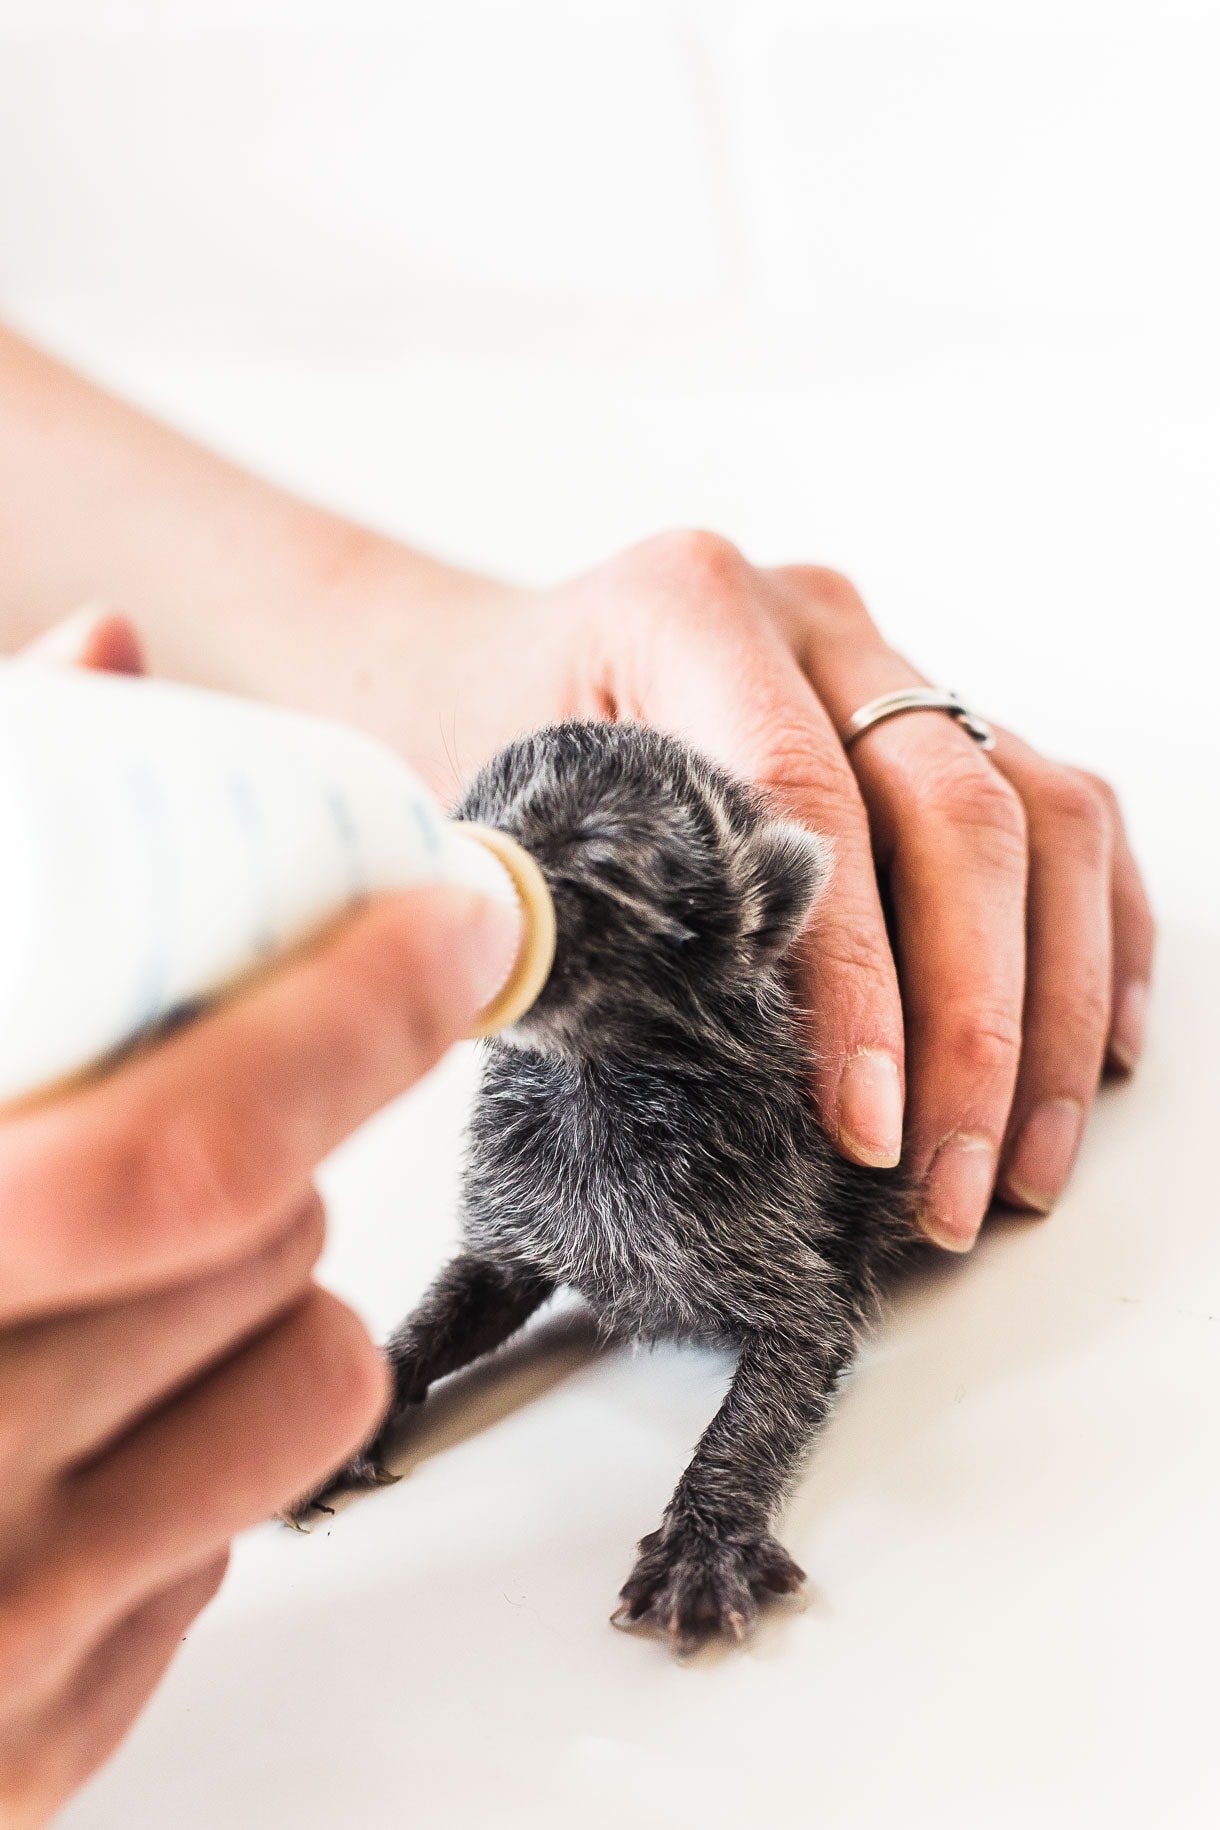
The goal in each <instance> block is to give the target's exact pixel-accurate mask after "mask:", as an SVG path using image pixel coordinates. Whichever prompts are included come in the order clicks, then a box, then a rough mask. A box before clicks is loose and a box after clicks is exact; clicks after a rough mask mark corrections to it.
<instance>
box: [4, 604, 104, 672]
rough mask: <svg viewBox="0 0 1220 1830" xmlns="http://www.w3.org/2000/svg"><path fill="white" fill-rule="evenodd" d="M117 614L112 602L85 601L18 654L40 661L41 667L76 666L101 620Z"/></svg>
mask: <svg viewBox="0 0 1220 1830" xmlns="http://www.w3.org/2000/svg"><path fill="white" fill-rule="evenodd" d="M113 615H114V611H113V610H112V609H111V608H110V606H109V605H108V604H100V603H99V604H82V606H81V608H80V609H79V610H74V611H73V613H72V615H71V616H66V617H64V619H63V621H62V622H58V623H53V624H52V625H51V627H50V628H49V629H47V630H45V631H44V632H43V634H42V635H40V636H36V637H35V639H34V640H33V641H32V642H27V643H26V645H25V647H24V648H23V649H22V650H21V654H20V656H19V657H18V658H19V659H20V660H22V661H36V662H37V663H38V665H39V666H40V667H76V666H78V665H79V664H80V662H81V659H82V657H83V656H84V654H85V651H86V650H87V648H88V646H89V640H90V637H91V636H92V635H93V633H94V631H95V630H96V629H97V627H98V625H99V623H102V622H105V621H106V620H107V618H109V617H112V616H113Z"/></svg>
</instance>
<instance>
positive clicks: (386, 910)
mask: <svg viewBox="0 0 1220 1830" xmlns="http://www.w3.org/2000/svg"><path fill="white" fill-rule="evenodd" d="M377 904H378V905H380V906H376V907H374V908H370V909H369V910H368V911H367V912H366V913H365V914H364V915H362V916H358V917H356V919H355V921H354V922H353V924H352V928H351V929H350V930H349V932H350V935H351V941H352V943H354V944H355V946H357V947H358V948H360V950H361V953H362V956H363V959H364V961H365V962H366V970H370V971H382V972H385V973H386V974H387V975H395V976H396V977H398V983H397V984H396V985H395V986H394V987H393V990H392V991H391V993H390V995H391V996H393V995H395V994H396V996H397V998H398V999H399V1000H401V999H402V997H403V995H404V993H406V995H407V996H408V997H409V998H410V1000H411V1002H412V1004H413V1007H414V1017H415V1022H416V1025H417V1026H419V1027H422V1028H423V1029H424V1030H425V1031H426V1032H428V1033H429V1034H430V1035H431V1037H432V1039H433V1044H434V1048H435V1052H436V1053H439V1052H440V1050H441V1049H443V1048H444V1047H446V1046H448V1044H449V1043H451V1042H455V1041H457V1040H458V1039H459V1038H460V1037H463V1036H470V1035H474V1034H476V1033H477V1031H478V1019H479V1017H480V1015H481V1014H482V1013H483V1012H484V1011H486V1010H487V1008H488V1006H489V1005H490V1004H491V1003H492V1001H493V999H495V998H496V996H497V994H498V993H499V992H500V991H502V990H503V988H504V986H505V985H506V984H507V982H508V980H509V978H510V977H511V975H512V973H513V969H514V967H515V966H516V964H517V961H518V957H519V955H520V953H521V950H522V946H523V942H524V918H523V915H522V911H521V906H520V904H519V903H518V902H517V901H516V900H513V901H512V902H507V901H504V902H502V901H498V900H493V899H492V898H490V897H486V896H483V895H479V894H477V893H476V892H475V891H473V890H469V889H465V888H458V887H456V886H453V885H448V884H444V885H442V884H435V885H429V886H428V887H426V888H422V887H421V888H419V889H415V890H407V891H403V892H398V893H395V894H393V895H389V896H385V897H378V898H377ZM374 962H375V963H374ZM387 989H388V990H389V989H390V988H389V987H387ZM429 1052H433V1051H432V1050H429Z"/></svg>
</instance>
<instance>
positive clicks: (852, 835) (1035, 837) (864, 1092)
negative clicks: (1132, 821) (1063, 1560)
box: [495, 533, 1153, 1251]
mask: <svg viewBox="0 0 1220 1830" xmlns="http://www.w3.org/2000/svg"><path fill="white" fill-rule="evenodd" d="M515 602H516V612H515V614H514V613H513V606H512V605H509V606H507V607H506V623H507V628H508V630H509V632H510V638H511V640H512V641H513V643H514V644H515V652H516V653H517V654H518V655H526V656H528V657H529V661H530V665H531V672H530V675H529V677H528V679H527V680H525V681H524V682H523V684H522V687H521V697H522V698H523V700H524V701H525V703H526V704H527V705H528V716H529V717H532V718H535V719H537V717H538V712H539V709H540V707H539V703H538V702H539V701H540V700H541V699H542V698H543V697H545V696H547V695H549V697H550V699H551V701H552V703H551V706H550V711H549V715H550V716H552V717H554V716H558V715H571V716H592V717H601V716H606V715H608V714H609V715H613V716H619V717H632V718H641V719H644V720H645V721H646V722H648V723H651V724H656V725H659V726H662V727H663V728H665V729H668V730H672V731H675V732H677V733H679V734H681V735H682V736H684V737H687V738H688V739H689V740H690V741H691V742H693V743H695V744H697V745H698V746H699V747H700V748H702V749H704V750H705V751H707V752H708V753H709V754H711V755H713V756H715V757H717V758H719V759H720V760H721V761H722V762H724V763H725V764H726V765H728V766H729V767H731V768H733V769H734V770H736V771H738V772H739V773H741V774H744V775H746V776H748V777H749V778H751V779H752V780H754V781H756V782H758V783H760V784H762V785H763V786H764V787H766V788H768V789H770V790H772V791H773V792H775V793H776V794H777V795H778V796H779V798H780V799H781V800H782V801H784V802H785V803H786V804H787V806H788V807H789V808H790V809H791V811H792V812H793V813H794V814H795V815H796V816H797V817H798V818H800V819H802V820H803V821H805V822H806V823H807V824H808V825H809V826H810V827H813V828H815V829H816V830H818V831H819V832H822V833H825V834H827V835H829V836H830V837H831V838H832V839H833V840H834V843H835V848H836V854H837V867H836V870H835V874H834V879H833V882H832V885H831V887H830V889H829V891H828V892H827V894H826V896H825V898H824V900H823V901H822V902H821V903H820V905H819V908H818V911H817V914H816V917H815V924H816V936H815V942H814V944H812V945H810V947H809V949H808V953H807V959H808V969H807V972H806V974H805V989H806V995H807V998H808V1002H809V1007H810V1023H811V1031H812V1035H813V1038H814V1043H815V1051H816V1064H815V1068H814V1082H813V1093H814V1098H815V1101H816V1103H817V1105H818V1107H819V1109H820V1111H821V1113H822V1116H823V1118H824V1119H825V1122H826V1123H827V1125H828V1127H829V1129H830V1130H831V1132H832V1134H833V1135H835V1136H836V1137H837V1138H838V1139H839V1142H840V1145H841V1147H842V1149H843V1150H844V1152H845V1153H846V1154H848V1155H850V1156H852V1157H855V1158H856V1159H858V1160H859V1161H861V1162H866V1163H872V1164H875V1165H878V1166H885V1165H890V1164H893V1163H894V1162H896V1160H897V1157H898V1153H899V1148H900V1145H901V1144H902V1140H903V1118H904V1083H905V1145H904V1150H905V1155H906V1159H907V1161H908V1162H909V1164H910V1166H911V1168H912V1170H913V1171H914V1173H915V1175H916V1176H917V1177H918V1178H920V1180H921V1182H922V1185H923V1190H924V1195H923V1203H922V1222H923V1225H924V1227H925V1230H926V1231H927V1233H928V1235H929V1236H930V1237H931V1238H932V1239H934V1240H935V1241H936V1242H937V1243H938V1244H940V1245H942V1246H945V1247H947V1248H948V1249H950V1250H956V1251H962V1250H966V1249H968V1248H969V1246H970V1245H971V1244H972V1243H973V1242H974V1239H975V1237H976V1235H977V1233H978V1229H979V1226H980V1224H981V1222H982V1219H983V1215H984V1213H985V1211H986V1208H987V1206H988V1203H989V1202H990V1200H991V1198H992V1196H993V1193H996V1192H998V1193H999V1194H1000V1195H1001V1196H1002V1197H1003V1198H1004V1199H1006V1200H1008V1201H1010V1202H1012V1203H1014V1204H1016V1205H1018V1206H1022V1207H1026V1208H1030V1209H1035V1210H1039V1211H1045V1210H1047V1209H1049V1208H1050V1206H1051V1205H1052V1203H1053V1202H1054V1200H1055V1199H1056V1197H1057V1196H1058V1194H1059V1193H1060V1191H1061V1189H1062V1187H1063V1185H1064V1182H1065V1181H1066V1179H1067V1176H1068V1173H1069V1170H1070V1167H1071V1164H1072V1161H1073V1158H1074V1156H1075V1153H1076V1149H1077V1146H1078V1143H1079V1140H1080V1134H1081V1130H1082V1128H1083V1125H1084V1121H1085V1117H1086V1114H1087V1111H1088V1108H1089V1106H1090V1104H1091V1102H1092V1099H1093V1097H1094V1094H1095V1091H1096V1088H1097V1085H1098V1082H1099V1079H1100V1076H1101V1073H1102V1070H1103V1065H1105V1064H1106V1063H1107V1062H1108V1063H1109V1065H1111V1066H1112V1067H1116V1068H1119V1069H1122V1070H1124V1071H1130V1070H1131V1069H1132V1068H1133V1067H1134V1065H1135V1062H1136V1060H1137V1058H1138V1055H1139V1052H1140V1046H1141V1040H1142V1032H1143V1014H1144V1004H1145V999H1146V995H1147V986H1148V979H1149V975H1150V971H1151V963H1152V948H1153V926H1152V919H1151V915H1150V912H1149V908H1148V902H1147V898H1146V896H1145V893H1144V890H1143V887H1142V884H1141V881H1140V876H1139V872H1138V870H1137V868H1136V865H1135V863H1134V860H1133V858H1132V855H1131V851H1130V847H1129V845H1128V842H1127V838H1126V835H1125V833H1124V830H1123V823H1122V818H1121V814H1120V812H1119V809H1118V805H1117V802H1116V801H1115V798H1114V795H1113V793H1112V792H1111V790H1110V789H1109V787H1108V786H1107V785H1106V784H1105V783H1104V782H1102V781H1100V780H1098V779H1097V778H1096V777H1095V776H1091V775H1088V774H1085V773H1084V772H1082V771H1080V770H1078V769H1074V768H1069V767H1065V766H1063V765H1061V764H1058V763H1053V762H1049V761H1047V760H1046V759H1045V758H1043V757H1041V756H1039V755H1038V754H1037V753H1036V752H1035V751H1034V750H1032V749H1031V748H1030V747H1029V746H1028V745H1026V744H1024V743H1023V742H1021V740H1020V739H1019V738H1017V737H1015V736H1013V735H1011V734H1010V733H1007V732H1001V733H1000V735H999V741H998V744H997V747H996V749H995V751H994V752H993V753H992V754H991V755H990V756H987V755H984V754H983V753H981V752H980V750H979V749H978V747H977V745H976V744H975V743H974V742H973V741H972V739H971V738H970V737H969V736H968V735H967V734H966V733H965V732H964V731H963V730H962V729H961V728H959V726H958V725H957V724H956V723H955V722H954V721H952V720H951V719H949V718H947V717H945V716H944V715H943V714H941V713H935V714H933V713H921V714H918V715H914V714H912V715H910V716H904V717H902V718H896V719H894V720H893V721H892V722H888V723H885V724H881V725H878V726H877V727H875V728H874V729H872V730H870V731H868V732H867V733H866V734H865V735H864V736H862V737H861V738H860V739H859V740H858V741H857V742H856V743H855V744H854V745H853V746H852V749H851V751H850V753H845V751H844V748H843V745H842V742H841V740H840V737H839V732H840V731H842V729H843V728H844V726H845V725H846V723H847V720H848V719H849V718H850V716H851V714H852V713H853V712H854V711H855V710H856V709H857V708H858V707H859V706H861V705H863V704H864V703H865V702H866V701H868V700H870V699H872V698H874V697H876V696H877V695H878V694H881V693H884V692H890V691H893V690H895V689H896V688H899V687H904V686H909V685H915V684H921V683H924V681H923V676H922V675H920V674H919V673H918V672H917V671H916V670H915V669H914V668H913V667H912V666H910V664H909V663H908V662H906V661H905V660H904V659H903V658H902V657H901V656H900V655H899V654H897V653H895V651H894V650H893V649H891V648H890V647H889V646H888V645H887V643H886V642H885V641H884V639H883V638H882V636H881V635H880V633H879V632H878V630H877V628H876V626H875V625H874V624H873V622H872V620H871V618H870V617H869V615H868V612H867V610H866V609H865V607H864V604H863V603H862V601H861V599H860V597H859V595H858V593H857V592H856V591H855V590H854V589H853V587H852V586H851V585H850V584H849V583H848V581H847V580H846V579H844V578H842V577H841V576H839V575H838V574H836V573H834V572H830V571H826V570H822V569H819V568H816V567H811V566H791V567H783V568H777V569H762V570H760V569H758V568H756V567H754V566H751V565H749V564H748V563H747V561H746V560H745V559H744V558H743V557H742V556H741V554H740V553H738V552H737V551H736V550H735V549H734V548H733V547H732V546H731V545H730V544H729V543H728V542H727V541H724V540H721V539H719V538H717V537H716V536H713V535H708V534H699V533H696V534H671V535H665V536H662V537H660V538H658V539H656V540H652V541H649V542H647V543H646V544H644V545H643V546H640V547H636V548H634V549H632V550H631V551H630V552H628V553H626V554H624V555H622V556H621V557H619V558H617V559H615V560H612V561H611V562H610V563H609V564H608V565H604V566H601V567H599V568H597V570H596V571H594V572H591V573H589V574H588V575H586V576H584V577H582V578H580V579H577V580H576V581H575V582H573V583H570V584H567V585H564V586H562V587H560V588H558V589H557V590H554V591H551V592H548V593H543V594H539V595H538V596H536V597H527V598H520V597H518V598H517V599H516V600H515ZM523 624H524V627H525V629H526V631H527V635H526V639H524V640H523V639H522V626H523ZM516 672H517V673H518V674H519V673H521V672H522V667H521V662H520V660H518V661H517V662H516ZM495 677H496V682H497V688H498V692H499V708H498V715H499V716H501V717H503V716H505V715H506V711H507V708H509V707H511V706H512V705H513V704H514V703H515V701H514V694H513V687H512V681H513V677H514V666H513V661H512V659H511V657H510V656H508V655H506V656H505V657H504V660H503V662H502V664H501V665H499V666H498V667H497V668H496V670H495ZM879 879H880V885H881V887H880V888H879V881H878V880H879ZM883 892H884V897H885V900H886V902H887V903H888V905H889V911H890V917H891V924H892V935H893V939H892V942H891V938H890V935H889V933H887V925H886V916H885V912H884V910H883Z"/></svg>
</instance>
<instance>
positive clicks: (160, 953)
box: [0, 661, 554, 1102]
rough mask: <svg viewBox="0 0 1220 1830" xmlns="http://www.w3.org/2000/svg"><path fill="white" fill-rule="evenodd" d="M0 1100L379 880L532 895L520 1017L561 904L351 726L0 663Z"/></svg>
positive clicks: (501, 1002)
mask: <svg viewBox="0 0 1220 1830" xmlns="http://www.w3.org/2000/svg"><path fill="white" fill-rule="evenodd" d="M0 870H2V875H0V1102H8V1101H10V1100H13V1099H17V1098H20V1097H22V1096H24V1095H27V1094H30V1093H33V1092H35V1091H38V1090H41V1089H43V1088H46V1087H48V1086H51V1085H53V1084H55V1083H57V1082H59V1081H62V1080H63V1079H65V1078H66V1077H68V1076H71V1075H73V1074H75V1073H76V1072H78V1071H80V1070H82V1069H85V1068H89V1067H93V1066H96V1065H99V1064H103V1063H104V1062H105V1060H106V1058H107V1057H108V1056H111V1055H112V1054H113V1053H114V1052H115V1051H116V1050H117V1049H119V1048H121V1047H123V1046H124V1045H125V1044H127V1043H129V1042H131V1041H132V1040H133V1039H135V1038H136V1037H138V1036H141V1035H144V1034H145V1033H147V1032H148V1031H150V1030H153V1029H155V1028H156V1026H157V1025H158V1024H160V1023H162V1022H164V1020H165V1019H166V1018H167V1017H168V1016H170V1015H171V1014H172V1013H174V1012H177V1011H180V1010H182V1009H184V1008H188V1009H189V1008H190V1007H191V1006H192V1005H193V1004H195V1003H197V1002H198V1001H200V1000H203V999H207V998H211V997H213V996H215V995H216V994H217V993H219V992H221V991H222V990H224V989H225V988H226V987H227V986H229V985H231V984H232V983H233V982H234V981H235V980H237V979H239V978H241V977H242V975H243V974H245V973H247V972H249V971H250V970H252V969H254V968H256V967H258V966H259V965H260V964H262V963H264V962H266V961H268V960H271V959H273V958H274V957H275V956H276V955H277V954H279V953H281V952H283V951H284V950H285V949H287V948H289V947H292V946H294V945H295V944H297V943H298V942H300V941H302V940H304V939H306V938H307V937H308V936H309V935H310V934H311V933H312V932H314V931H316V930H317V929H318V928H319V927H320V926H321V925H322V924H323V923H325V922H327V921H329V920H330V919H332V918H333V917H335V916H337V915H339V914H341V913H342V912H343V911H344V910H346V909H349V908H351V907H353V906H354V905H355V904H357V903H358V902H359V901H360V900H361V899H362V898H363V897H364V896H366V895H368V894H370V893H371V892H374V891H378V890H391V889H399V888H406V887H408V886H410V885H413V884H421V883H433V882H437V883H454V884H465V885H467V886H469V887H470V888H472V889H476V890H479V891H482V892H483V893H484V894H486V895H488V896H490V897H493V898H499V899H501V900H509V899H515V900H517V901H518V902H520V903H521V904H522V906H523V925H524V929H525V941H524V944H523V947H522V951H521V954H520V955H519V957H518V963H517V968H516V969H515V970H514V972H513V974H512V981H513V982H512V985H511V987H509V988H507V995H505V994H504V993H502V994H501V995H500V996H499V997H498V998H497V999H495V1000H494V1009H489V1011H488V1012H486V1013H484V1016H485V1021H484V1022H483V1023H481V1024H480V1026H479V1031H478V1033H480V1034H485V1033H490V1031H491V1030H492V1029H494V1028H496V1027H502V1026H504V1025H505V1024H506V1023H508V1022H511V1021H513V1020H515V1018H516V1017H517V1016H519V1015H521V1014H522V1012H523V1010H524V1009H525V1008H527V1007H528V1005H529V1003H532V1001H533V998H534V997H536V996H537V994H538V991H539V990H540V989H541V987H542V984H543V983H544V982H545V978H546V973H547V971H549V968H550V963H551V958H552V955H553V950H554V915H553V911H552V909H551V904H550V899H549V896H548V895H547V893H546V888H545V885H544V884H543V882H542V878H541V875H540V873H539V872H538V870H537V867H536V866H535V865H534V864H533V863H532V860H530V859H529V858H527V856H526V854H525V853H524V852H523V851H521V849H520V848H519V847H518V846H516V845H515V844H514V843H513V841H512V840H510V839H508V838H507V837H506V835H504V834H500V833H490V832H485V831H484V830H483V829H481V828H477V827H473V826H467V825H462V824H456V823H452V822H449V821H446V820H445V818H444V817H443V815H442V813H441V810H440V808H439V806H438V805H437V803H436V801H435V800H434V799H433V797H432V795H431V794H430V793H429V792H428V790H427V789H426V788H425V787H424V786H423V784H422V783H421V782H420V781H419V780H418V778H417V777H416V776H415V775H414V774H413V773H412V771H411V770H410V769H409V768H408V767H407V766H406V764H405V763H403V762H402V760H401V759H400V758H399V757H397V756H396V755H395V754H394V753H393V752H392V751H391V750H389V749H388V748H386V747H385V746H383V745H382V744H379V743H376V742H375V741H373V739H371V738H369V737H366V736H364V735H363V734H362V733H360V732H358V731H354V730H351V729H349V728H348V727H346V726H344V725H339V724H333V723H331V722H329V721H328V720H325V719H321V718H311V717H306V716H303V715H302V714H300V713H295V712H288V711H282V710H279V709H274V708H271V707H268V706H264V705H259V704H256V703H253V702H248V701H245V700H239V699H231V698H228V697H226V696H224V695H222V694H219V693H210V692H203V691H200V690H198V689H195V688H191V687H184V686H176V685H169V684H166V683H164V682H161V681H153V680H143V679H132V678H128V677H124V676H119V675H114V674H101V673H90V672H86V671H77V670H72V669H60V668H50V667H33V666H29V665H25V664H22V663H19V662H11V661H0Z"/></svg>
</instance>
